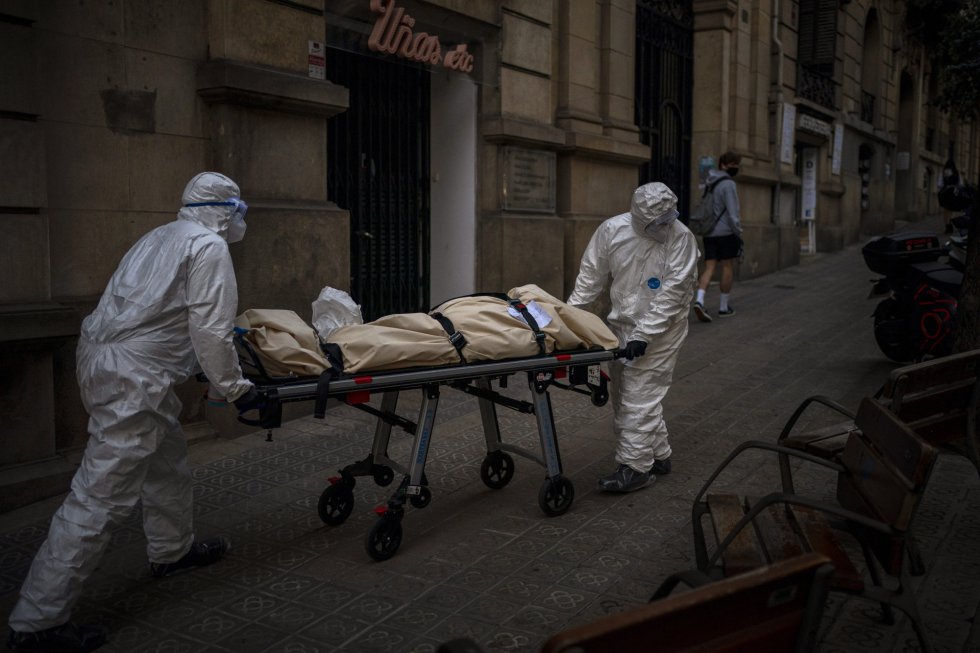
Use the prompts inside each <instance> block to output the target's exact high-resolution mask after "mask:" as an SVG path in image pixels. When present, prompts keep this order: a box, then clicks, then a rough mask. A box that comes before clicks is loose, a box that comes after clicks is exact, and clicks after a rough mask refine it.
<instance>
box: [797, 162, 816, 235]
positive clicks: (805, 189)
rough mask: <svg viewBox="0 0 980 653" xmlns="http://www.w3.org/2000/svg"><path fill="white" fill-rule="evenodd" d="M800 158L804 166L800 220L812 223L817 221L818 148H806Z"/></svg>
mask: <svg viewBox="0 0 980 653" xmlns="http://www.w3.org/2000/svg"><path fill="white" fill-rule="evenodd" d="M800 156H801V158H802V164H803V178H802V193H801V196H800V218H801V219H802V220H803V221H804V222H812V221H814V220H816V219H817V215H816V211H817V148H815V147H808V148H805V149H804V150H802V151H801V152H800Z"/></svg>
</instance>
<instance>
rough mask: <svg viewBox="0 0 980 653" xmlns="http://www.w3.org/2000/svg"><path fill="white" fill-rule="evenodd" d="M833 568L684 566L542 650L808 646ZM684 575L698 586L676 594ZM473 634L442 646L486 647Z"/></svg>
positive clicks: (813, 561)
mask: <svg viewBox="0 0 980 653" xmlns="http://www.w3.org/2000/svg"><path fill="white" fill-rule="evenodd" d="M832 570H833V568H832V566H831V565H830V564H829V561H828V560H827V559H826V558H825V557H823V556H821V555H818V554H812V553H811V554H807V555H804V556H798V557H796V558H793V559H790V560H785V561H782V562H778V563H776V564H774V565H770V566H766V567H762V568H760V569H756V570H753V571H750V572H748V573H745V574H742V575H739V576H735V577H733V578H727V579H724V580H720V581H714V582H711V581H710V580H709V579H708V577H707V576H704V575H703V574H696V573H693V572H685V573H681V574H675V575H674V576H671V577H670V578H668V579H667V580H666V581H664V583H663V585H661V587H660V589H658V590H657V593H656V594H655V595H654V599H651V602H650V603H648V604H647V605H644V606H640V607H637V608H633V609H631V610H627V611H625V612H622V613H619V614H613V615H609V616H606V617H603V618H601V619H598V620H597V621H594V622H592V623H589V624H586V625H582V626H574V627H571V628H568V629H566V630H563V631H561V632H559V633H557V634H555V635H552V636H551V637H550V638H549V639H548V640H547V641H546V642H545V643H544V645H543V647H542V649H541V651H542V653H573V652H574V653H610V652H615V653H640V652H643V653H647V652H648V651H657V653H694V652H695V651H700V652H704V651H712V652H721V653H760V652H762V651H765V652H766V653H781V652H784V651H785V652H787V653H788V652H789V651H793V652H794V653H806V652H808V651H812V650H813V649H814V648H815V644H816V634H817V629H818V627H819V625H820V617H821V615H822V613H823V606H824V601H825V599H826V595H827V586H828V579H829V577H830V574H831V572H832ZM679 582H685V583H687V584H689V585H691V586H692V587H693V589H691V590H689V591H686V592H679V593H675V594H672V595H671V594H670V592H671V590H673V589H674V587H676V585H677V584H678V583H679ZM481 652H482V649H481V648H480V647H479V646H478V645H477V644H476V643H475V642H473V641H472V640H469V639H463V640H453V641H451V642H447V643H445V644H443V645H442V646H440V647H439V653H481Z"/></svg>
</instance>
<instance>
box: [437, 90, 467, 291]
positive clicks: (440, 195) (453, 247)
mask: <svg viewBox="0 0 980 653" xmlns="http://www.w3.org/2000/svg"><path fill="white" fill-rule="evenodd" d="M476 93H477V87H476V84H474V83H473V82H472V81H470V80H469V79H468V78H466V77H465V76H463V75H460V74H458V73H446V72H441V71H439V72H435V73H434V74H433V75H432V104H431V112H432V113H431V120H432V125H431V135H430V141H431V152H430V157H431V165H430V178H431V180H432V182H431V202H432V219H431V226H430V233H431V236H430V240H431V252H432V258H431V261H430V263H429V265H430V268H429V292H430V298H431V303H432V305H433V306H435V305H436V304H439V303H441V302H443V301H445V300H447V299H451V298H453V297H458V296H459V295H466V294H469V293H472V292H475V291H476V100H477V96H476Z"/></svg>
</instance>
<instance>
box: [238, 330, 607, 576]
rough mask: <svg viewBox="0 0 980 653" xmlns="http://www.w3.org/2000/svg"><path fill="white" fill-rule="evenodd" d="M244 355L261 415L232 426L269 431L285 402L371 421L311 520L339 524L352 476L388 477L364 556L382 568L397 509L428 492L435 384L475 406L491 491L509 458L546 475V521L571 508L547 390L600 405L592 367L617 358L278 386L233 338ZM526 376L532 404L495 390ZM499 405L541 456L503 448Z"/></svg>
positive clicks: (587, 356)
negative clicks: (362, 447)
mask: <svg viewBox="0 0 980 653" xmlns="http://www.w3.org/2000/svg"><path fill="white" fill-rule="evenodd" d="M236 341H237V344H238V346H239V351H240V352H241V353H242V368H243V371H244V372H245V374H246V376H248V377H249V378H250V380H252V381H253V382H254V383H255V385H256V388H257V389H258V391H259V393H260V394H261V395H263V396H264V398H265V400H266V402H265V407H264V408H263V409H262V410H261V412H260V416H259V419H257V420H253V419H248V418H247V417H244V416H243V417H240V418H239V419H240V420H241V421H243V422H245V423H247V424H250V425H253V426H260V427H263V428H268V429H269V433H270V437H271V433H272V429H274V428H276V427H278V426H280V425H281V422H282V406H283V404H286V403H290V402H300V401H313V402H314V416H316V417H319V418H323V417H325V414H326V406H327V402H328V400H329V399H336V400H340V401H343V402H345V403H347V404H348V405H350V406H353V407H354V408H357V409H359V410H362V411H365V412H367V413H369V414H371V415H373V416H375V417H376V418H377V424H376V427H375V432H374V441H373V444H372V447H371V452H370V453H369V454H368V455H367V456H366V457H365V458H364V459H363V460H359V461H357V462H354V463H352V464H349V465H347V466H346V467H344V468H343V469H341V470H340V475H339V476H335V477H332V478H330V479H329V483H330V484H329V485H328V486H327V487H326V489H324V491H323V493H322V494H321V495H320V500H319V502H318V506H317V507H318V512H319V515H320V518H321V519H322V520H323V521H324V523H326V524H329V525H331V526H336V525H339V524H342V523H343V522H344V521H345V520H346V519H347V518H348V517H349V516H350V514H351V512H352V510H353V507H354V487H355V485H356V478H357V477H359V476H368V477H371V478H372V479H373V480H374V482H375V483H377V484H378V485H379V486H387V485H389V484H390V483H391V482H392V481H393V480H394V478H395V475H396V474H399V475H401V476H402V479H401V481H400V483H399V484H398V487H397V489H396V490H395V492H394V493H393V494H392V495H391V497H390V498H389V499H388V501H387V502H386V503H385V504H382V505H380V506H378V507H376V508H375V512H376V513H377V515H378V519H377V521H376V522H375V523H374V525H373V526H372V527H371V529H370V531H369V533H368V536H367V540H366V548H367V552H368V554H369V555H370V556H371V557H372V558H374V559H375V560H387V559H388V558H390V557H392V556H393V555H394V554H395V553H396V552H397V550H398V548H399V546H400V545H401V542H402V518H403V517H404V512H405V511H404V508H405V503H406V502H409V503H411V505H412V506H414V507H415V508H425V507H426V506H427V505H428V504H429V502H430V501H431V499H432V492H431V490H430V488H429V486H428V480H427V479H426V476H425V462H426V457H427V454H428V450H429V445H430V443H431V440H432V434H433V426H434V423H435V417H436V409H437V407H438V405H439V396H440V392H441V388H442V387H443V386H446V387H449V388H451V389H454V390H458V391H461V392H464V393H467V394H469V395H473V396H475V397H476V398H477V400H478V401H479V407H480V415H481V420H482V424H483V433H484V437H485V439H486V447H487V453H486V457H485V458H484V459H483V463H482V464H481V466H480V478H481V480H482V481H483V483H484V484H485V485H486V486H487V487H489V488H491V489H499V488H502V487H504V486H506V485H507V483H508V482H510V480H511V478H512V477H513V475H514V459H513V458H512V457H511V455H510V454H516V455H519V456H522V457H524V458H527V459H529V460H532V461H534V462H536V463H538V464H539V465H541V466H542V467H544V468H545V469H546V471H547V475H546V478H545V481H544V483H543V484H542V486H541V489H540V491H539V493H538V504H539V506H540V507H541V510H542V511H543V512H544V513H545V514H546V515H549V516H553V515H561V514H563V513H564V512H566V511H567V510H568V509H569V507H571V505H572V501H573V499H574V496H575V488H574V487H573V485H572V482H571V481H570V480H569V479H568V478H567V477H565V476H563V474H562V465H561V456H560V454H559V446H558V438H557V434H556V432H555V424H554V417H553V414H552V408H551V399H550V396H549V394H548V392H549V390H550V389H551V388H553V387H554V388H560V389H562V390H568V391H572V392H576V393H580V394H584V395H588V396H589V397H590V399H591V401H592V403H593V404H594V405H596V406H602V405H604V404H605V403H606V401H607V400H608V397H609V394H608V388H607V382H608V378H607V377H606V375H605V373H604V372H602V370H601V368H600V364H601V363H603V362H606V361H611V360H612V359H613V358H615V357H616V355H617V351H615V350H606V349H601V348H597V349H592V350H576V351H568V352H552V353H549V354H541V355H538V356H533V357H527V358H519V359H509V360H494V361H484V362H475V363H464V364H458V365H448V366H439V367H430V368H412V369H408V370H399V371H387V372H378V373H374V374H372V373H357V374H352V375H339V376H338V375H327V374H325V375H323V376H321V377H305V378H295V377H292V378H282V377H278V378H277V377H271V376H269V375H268V374H266V373H265V370H264V368H263V366H262V363H261V361H260V359H259V357H258V356H257V355H256V353H255V352H254V350H252V348H251V347H250V346H249V344H248V342H247V341H245V340H244V339H242V338H237V339H236ZM515 375H524V376H525V377H526V379H527V383H528V387H529V389H530V391H531V401H530V402H527V401H521V400H518V399H515V398H513V397H509V396H506V395H504V394H502V393H501V392H499V391H498V390H495V389H494V384H496V385H497V387H498V388H505V387H506V386H507V383H508V379H509V378H510V377H512V376H515ZM406 390H420V391H421V393H422V399H421V403H420V405H419V410H418V417H417V419H416V421H414V422H413V421H411V420H409V419H407V418H405V417H402V416H400V415H398V414H397V413H396V408H397V405H398V399H399V394H400V393H401V392H402V391H406ZM377 393H380V394H381V395H382V397H381V402H380V407H377V408H376V407H374V406H371V405H370V404H369V403H368V402H369V401H370V398H371V395H373V394H377ZM497 406H503V407H505V408H509V409H512V410H516V411H518V412H521V413H526V414H533V415H534V416H535V419H536V421H537V429H538V436H539V440H540V445H541V451H540V455H538V454H536V453H534V452H531V451H528V450H525V449H522V448H520V447H518V446H515V445H512V444H507V443H505V442H503V441H502V439H501V433H500V427H499V424H498V421H497V413H496V407H497ZM392 426H397V427H399V428H401V429H403V430H404V431H406V432H407V433H409V434H410V435H412V436H413V443H412V447H411V455H410V457H409V459H408V461H407V462H405V463H399V462H397V461H395V460H392V459H391V458H390V457H389V455H388V444H389V440H390V437H391V428H392Z"/></svg>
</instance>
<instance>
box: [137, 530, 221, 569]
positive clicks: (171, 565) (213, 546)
mask: <svg viewBox="0 0 980 653" xmlns="http://www.w3.org/2000/svg"><path fill="white" fill-rule="evenodd" d="M230 548H231V541H230V540H229V539H228V538H227V537H211V538H208V539H206V540H202V541H200V542H194V544H192V545H191V550H190V551H188V552H187V553H185V554H184V557H183V558H181V559H180V560H178V561H177V562H151V563H150V573H151V574H153V575H154V576H155V577H157V578H163V577H164V576H170V575H171V574H175V573H177V572H178V571H183V570H184V569H192V568H194V567H206V566H207V565H210V564H214V563H215V562H217V561H218V560H221V558H222V556H224V555H225V553H227V552H228V549H230Z"/></svg>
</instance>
